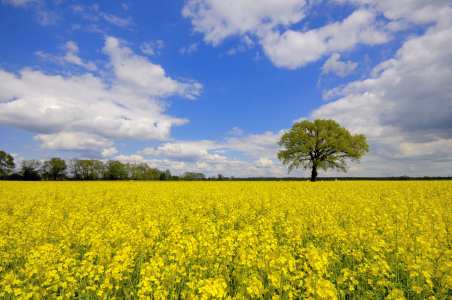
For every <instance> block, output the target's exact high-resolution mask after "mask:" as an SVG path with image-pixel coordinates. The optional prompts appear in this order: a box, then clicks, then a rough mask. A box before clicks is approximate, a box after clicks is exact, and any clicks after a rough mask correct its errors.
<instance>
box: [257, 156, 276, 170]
mask: <svg viewBox="0 0 452 300" xmlns="http://www.w3.org/2000/svg"><path fill="white" fill-rule="evenodd" d="M253 165H254V166H255V167H256V168H271V167H274V166H275V163H274V162H273V161H271V160H269V159H268V158H259V160H256V161H255V162H254V163H253Z"/></svg>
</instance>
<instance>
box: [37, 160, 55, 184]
mask: <svg viewBox="0 0 452 300" xmlns="http://www.w3.org/2000/svg"><path fill="white" fill-rule="evenodd" d="M50 168H51V166H50V162H49V161H45V162H44V163H43V164H42V165H41V168H40V169H39V173H40V174H41V177H42V179H44V180H50V179H51V178H52V175H51V174H50Z"/></svg>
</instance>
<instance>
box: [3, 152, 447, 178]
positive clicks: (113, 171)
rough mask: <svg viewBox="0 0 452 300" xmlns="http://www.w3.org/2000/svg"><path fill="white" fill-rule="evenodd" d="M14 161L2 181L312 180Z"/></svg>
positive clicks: (8, 161)
mask: <svg viewBox="0 0 452 300" xmlns="http://www.w3.org/2000/svg"><path fill="white" fill-rule="evenodd" d="M15 168H16V165H15V163H14V158H13V157H12V156H11V155H9V154H7V153H5V152H4V151H0V180H174V181H180V180H184V181H208V180H215V181H226V180H229V181H307V180H309V179H310V177H245V178H240V177H234V176H231V177H225V176H223V175H222V174H218V175H216V176H211V177H206V175H205V174H204V173H199V172H184V173H182V174H181V175H171V172H170V170H165V171H162V170H159V169H157V168H151V167H150V166H149V165H148V164H146V163H123V162H120V161H117V160H108V161H106V162H103V161H101V160H98V159H78V158H72V159H69V160H68V161H67V162H66V161H65V160H64V159H61V158H58V157H53V158H51V159H50V160H46V161H43V162H42V161H38V160H34V159H27V160H24V161H22V162H21V163H20V167H19V169H18V170H16V169H15ZM318 180H319V181H334V180H338V181H344V180H451V177H428V176H424V177H409V176H407V175H404V176H399V177H319V178H318Z"/></svg>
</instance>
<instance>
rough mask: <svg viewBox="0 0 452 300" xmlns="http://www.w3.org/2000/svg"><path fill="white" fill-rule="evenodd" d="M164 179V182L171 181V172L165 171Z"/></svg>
mask: <svg viewBox="0 0 452 300" xmlns="http://www.w3.org/2000/svg"><path fill="white" fill-rule="evenodd" d="M165 178H166V180H171V172H170V170H168V169H167V170H166V171H165Z"/></svg>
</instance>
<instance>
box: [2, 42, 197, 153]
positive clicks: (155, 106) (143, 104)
mask: <svg viewBox="0 0 452 300" xmlns="http://www.w3.org/2000/svg"><path fill="white" fill-rule="evenodd" d="M71 47H72V48H71ZM75 47H76V45H75V43H74V44H69V45H68V44H66V48H70V49H72V50H70V51H72V53H74V51H75V49H76V48H75ZM77 49H78V48H77ZM103 53H105V54H106V55H108V57H109V58H110V68H111V70H112V72H113V76H112V78H111V82H105V81H104V79H102V78H100V77H96V76H94V75H92V74H90V73H87V74H82V75H80V76H69V77H62V76H59V75H56V76H50V75H46V74H44V73H43V72H40V71H34V70H32V69H30V68H25V69H23V70H21V71H20V75H19V76H17V75H15V74H13V73H9V72H7V71H4V70H0V90H1V91H2V93H1V94H0V125H7V126H15V127H19V128H22V129H24V130H26V131H29V132H33V133H37V134H38V135H37V136H36V137H35V140H36V141H37V142H39V143H40V147H41V148H42V149H52V150H74V151H79V152H81V151H85V150H86V149H91V150H92V151H94V152H96V153H99V154H105V155H107V154H108V155H112V154H114V150H112V149H111V148H112V147H113V146H114V143H113V140H114V139H136V140H151V139H158V140H169V139H171V135H170V130H171V127H172V126H177V125H182V124H184V123H186V122H187V120H186V119H181V118H176V117H172V116H168V115H165V114H164V110H165V107H166V106H167V104H166V103H165V102H163V101H162V100H159V99H162V98H165V97H168V96H171V95H175V94H179V95H181V96H183V97H186V98H189V99H193V98H194V97H195V96H196V95H197V94H199V91H200V89H201V88H202V86H201V85H200V84H199V83H196V82H193V83H182V82H179V81H176V80H173V79H171V78H170V77H168V76H166V74H165V71H164V70H163V68H162V67H161V66H159V65H154V64H152V63H151V62H149V61H148V60H147V58H145V57H142V56H138V55H136V54H134V53H133V52H132V50H131V49H130V48H128V47H125V46H123V45H122V44H121V43H120V42H119V40H118V39H116V38H113V37H107V38H106V41H105V46H104V48H103ZM64 57H65V59H67V60H70V59H72V60H73V62H75V63H76V62H77V59H74V57H72V58H67V57H66V56H64ZM79 62H80V61H79ZM109 149H110V150H109Z"/></svg>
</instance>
